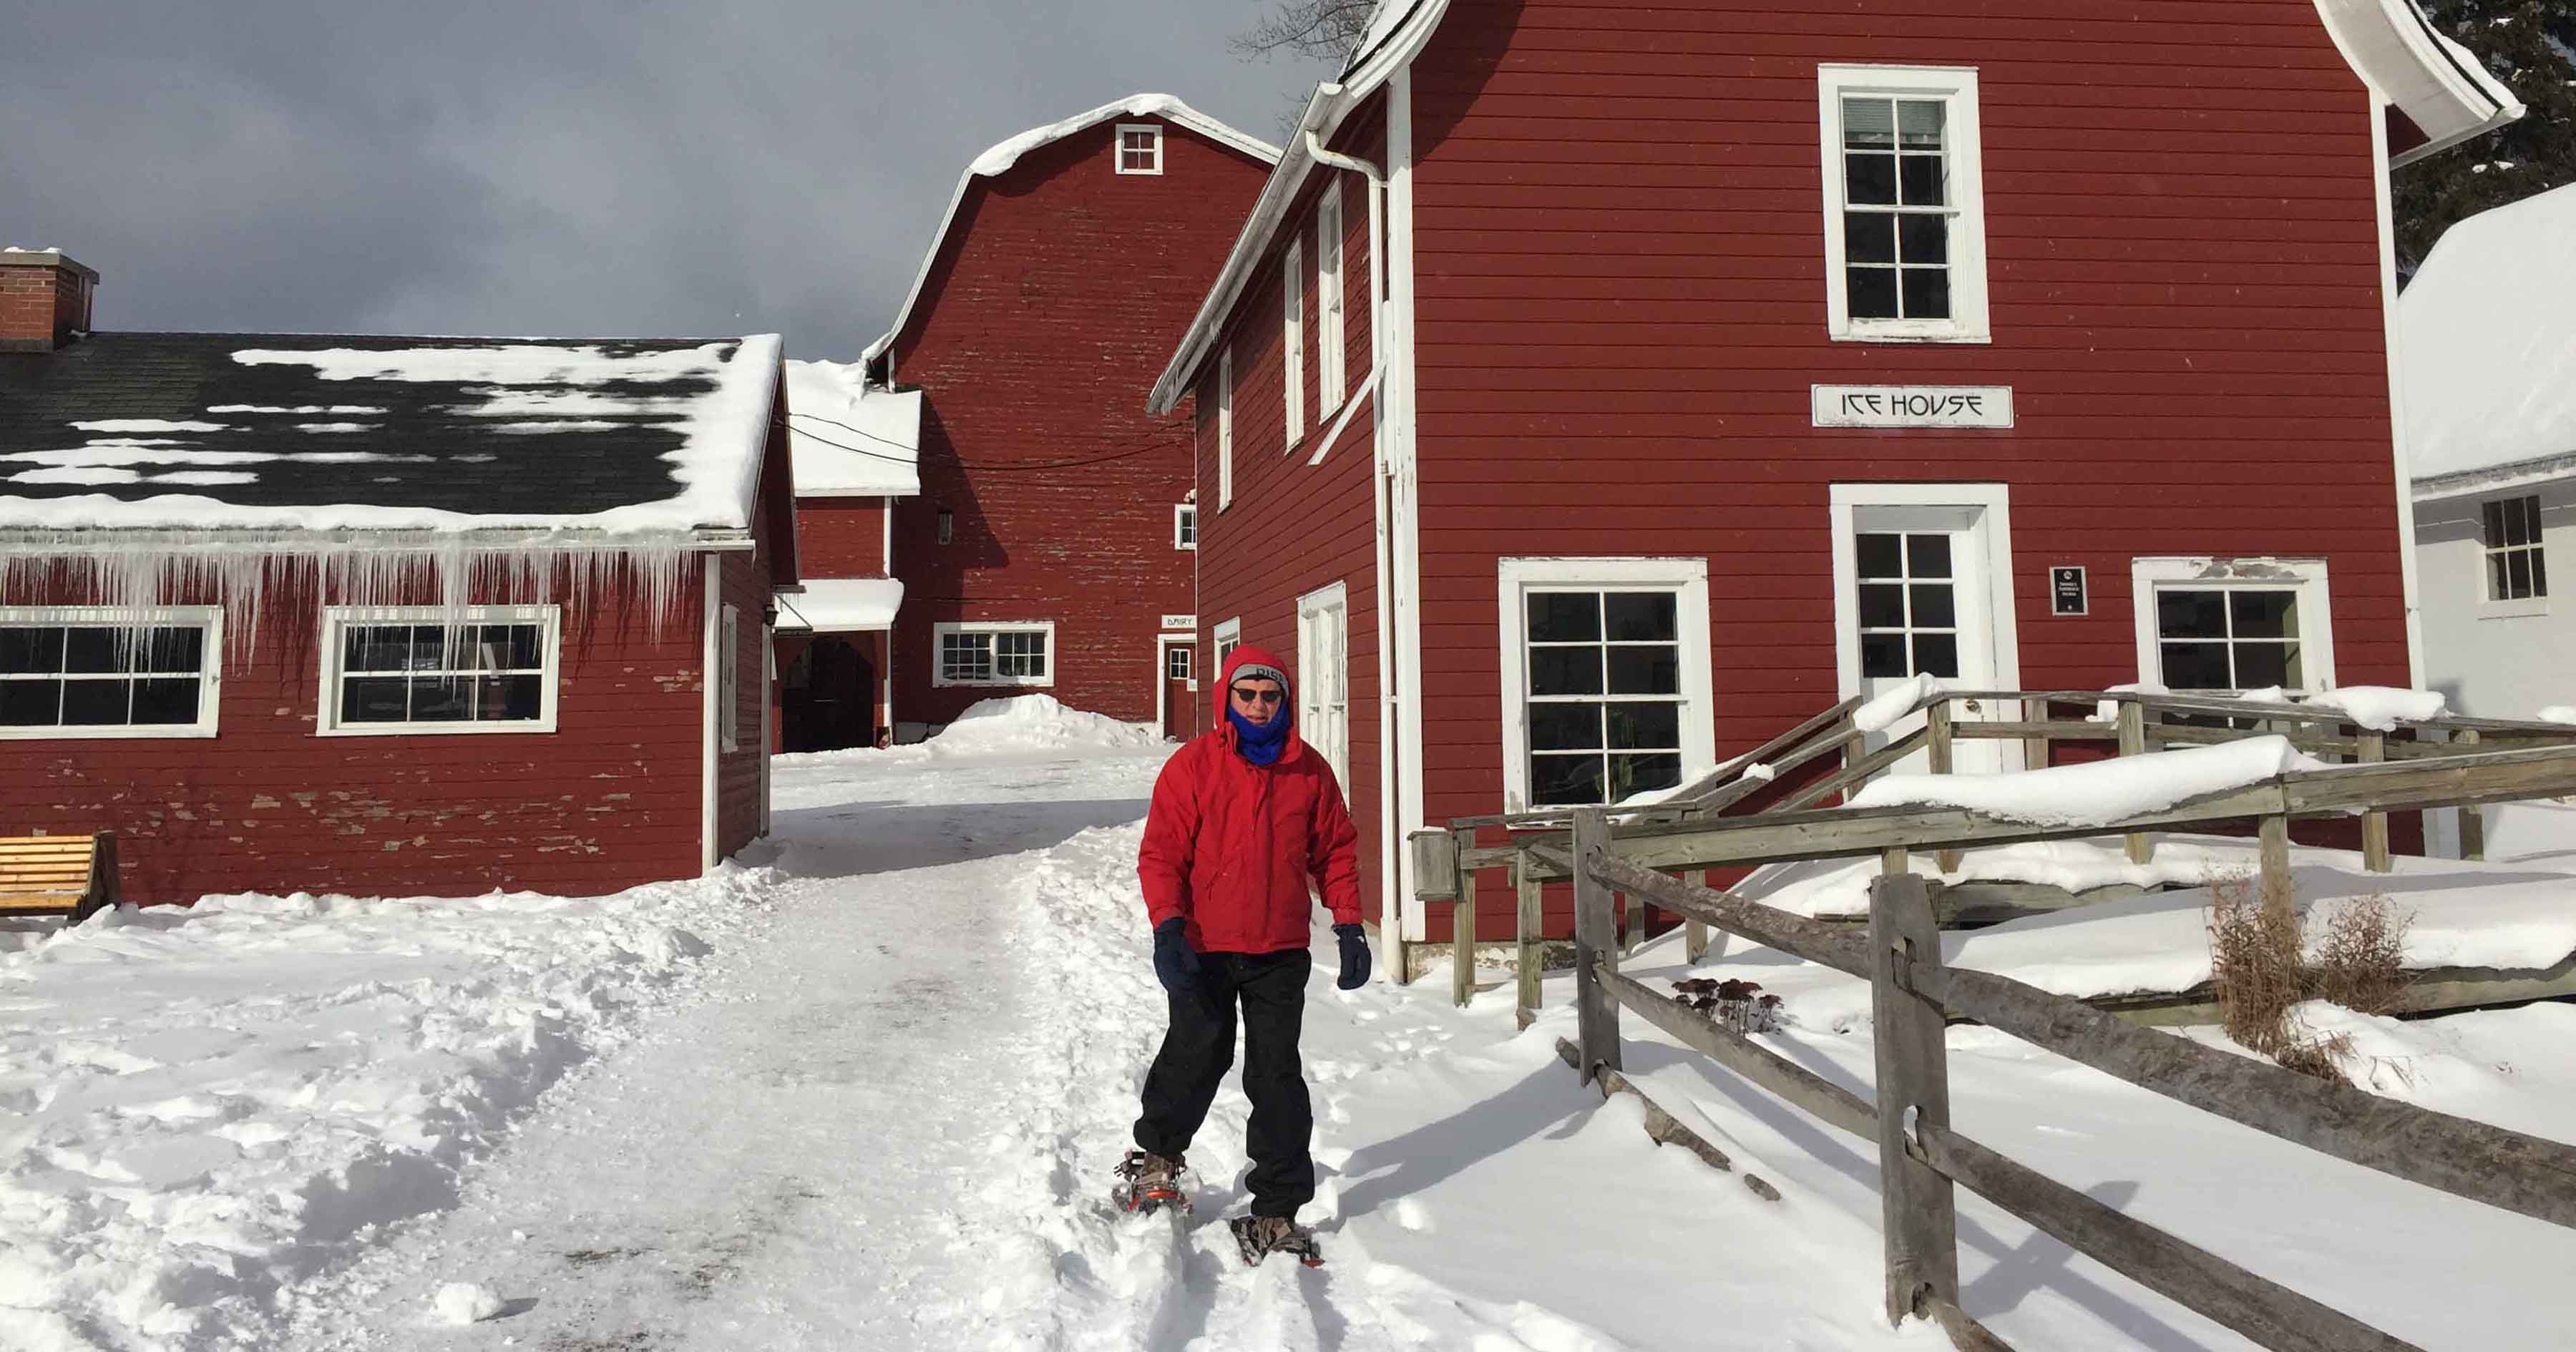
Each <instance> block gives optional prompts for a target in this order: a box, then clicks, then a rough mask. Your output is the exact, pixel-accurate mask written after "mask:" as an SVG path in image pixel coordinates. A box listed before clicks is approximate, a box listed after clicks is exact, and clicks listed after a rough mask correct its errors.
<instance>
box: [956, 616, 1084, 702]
mask: <svg viewBox="0 0 2576 1352" xmlns="http://www.w3.org/2000/svg"><path fill="white" fill-rule="evenodd" d="M950 634H1044V635H1046V675H1044V676H1036V677H1031V676H1002V675H998V674H997V675H995V676H994V677H993V679H991V680H989V681H953V680H950V679H948V677H946V676H945V675H942V674H941V670H942V667H943V664H942V663H941V661H940V660H939V659H940V654H941V652H942V651H944V650H945V649H946V648H947V646H948V636H949V635H950ZM997 657H998V654H997ZM1059 657H1060V654H1059V653H1058V652H1057V651H1056V646H1055V621H1053V620H969V621H960V622H956V623H950V622H947V621H942V622H940V623H937V624H934V625H932V626H930V683H931V684H932V685H934V686H942V687H948V686H974V687H993V688H1000V687H1010V688H1013V689H1028V690H1036V689H1043V688H1045V687H1047V686H1051V685H1054V684H1055V672H1056V666H1057V662H1058V659H1059ZM997 665H998V663H997Z"/></svg>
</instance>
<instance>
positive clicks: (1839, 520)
mask: <svg viewBox="0 0 2576 1352" xmlns="http://www.w3.org/2000/svg"><path fill="white" fill-rule="evenodd" d="M1833 510H1834V516H1835V518H1836V519H1835V523H1834V526H1835V530H1834V573H1835V584H1836V586H1835V590H1836V592H1837V595H1836V596H1835V605H1834V610H1835V618H1836V620H1837V621H1838V624H1837V628H1838V629H1839V631H1840V632H1839V633H1838V634H1837V635H1836V647H1837V649H1838V651H1839V656H1840V658H1841V665H1842V668H1843V671H1842V686H1843V693H1845V694H1846V695H1852V694H1857V695H1859V696H1860V697H1861V698H1863V699H1872V698H1876V697H1877V696H1879V695H1883V694H1886V693H1888V692H1889V691H1891V690H1896V689H1900V688H1902V687H1905V686H1908V685H1910V684H1913V683H1914V682H1916V681H1917V680H1918V679H1920V678H1922V677H1927V676H1928V677H1932V678H1934V679H1936V680H1939V681H1942V682H1944V683H1947V684H1949V685H1951V687H1952V688H1954V689H1956V688H1959V687H1961V686H1963V685H1964V686H1965V687H1966V688H1969V689H1988V690H1993V689H2003V688H2009V687H2011V686H2013V685H2014V684H2015V683H2017V682H2018V680H2019V678H2020V660H2019V656H2018V652H2017V649H2018V646H2019V645H2018V644H2017V643H2016V642H2015V641H2014V640H2015V637H2016V636H2015V634H2014V632H2013V615H2012V597H2011V588H2010V585H2009V569H2010V559H2011V555H2010V549H2011V536H2010V533H2009V532H2010V525H2009V524H2008V522H2007V520H2006V516H2005V513H2006V505H2005V502H2004V500H2003V493H2002V489H2001V487H2000V486H1999V485H1976V484H1870V485H1846V484H1836V485H1834V504H1833ZM2018 715H2019V710H2018V709H2011V710H2005V709H1998V708H1984V709H1980V708H1977V707H1975V706H1974V705H1973V704H1970V705H1966V706H1963V707H1962V708H1961V709H1960V710H1959V711H1958V712H1957V713H1956V714H1955V715H1954V716H1956V717H1960V718H1968V719H1997V718H2004V719H2008V718H2013V717H2017V716H2018ZM1922 724H1923V717H1922V715H1920V714H1916V715H1914V716H1912V717H1910V718H1907V719H1904V720H1902V721H1901V722H1899V723H1898V724H1896V725H1895V726H1893V727H1889V728H1886V729H1882V730H1880V731H1878V732H1875V733H1872V734H1871V735H1870V736H1869V738H1868V740H1867V747H1868V749H1870V750H1876V749H1877V748H1878V747H1880V746H1883V745H1885V744H1886V743H1887V742H1888V741H1889V740H1891V739H1893V738H1897V737H1902V736H1904V735H1906V734H1907V733H1909V732H1912V731H1913V730H1914V729H1915V728H1918V727H1921V726H1922ZM2007 746H2008V744H2007V743H2004V742H2000V741H1984V740H1980V741H1963V742H1961V743H1960V744H1959V745H1958V747H1957V749H1956V751H1955V752H1954V756H1955V760H1954V765H1955V768H1957V769H1959V770H1962V771H1970V772H1979V773H1992V772H1995V771H1998V770H2004V769H2010V768H2018V757H2019V743H2011V744H2009V747H2010V751H2009V755H2010V757H2011V759H2012V760H2013V764H2010V765H2007V764H2006V759H2007V754H2008V753H2007ZM1891 768H1892V769H1893V770H1895V771H1898V772H1913V773H1919V772H1921V771H1923V770H1924V769H1926V768H1927V762H1926V759H1925V755H1924V753H1923V752H1920V751H1918V752H1916V753H1915V754H1913V755H1911V756H1909V757H1907V758H1905V759H1904V760H1902V761H1899V762H1898V763H1897V764H1896V765H1895V766H1893V767H1891Z"/></svg>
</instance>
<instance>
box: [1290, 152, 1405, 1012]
mask: <svg viewBox="0 0 2576 1352" xmlns="http://www.w3.org/2000/svg"><path fill="white" fill-rule="evenodd" d="M1301 145H1302V147H1303V148H1304V150H1305V152H1306V154H1307V155H1308V156H1310V157H1311V158H1313V159H1314V161H1315V162H1316V163H1317V164H1323V165H1330V166H1331V167H1333V168H1336V169H1347V170H1349V171H1351V172H1352V173H1355V174H1358V175H1360V176H1361V177H1363V178H1365V179H1367V180H1368V185H1369V186H1368V206H1369V218H1368V219H1369V226H1368V230H1369V233H1368V258H1369V277H1368V289H1369V373H1368V375H1367V377H1366V378H1365V379H1363V380H1361V382H1360V387H1359V389H1358V390H1356V391H1354V392H1353V393H1352V396H1351V400H1350V403H1349V404H1348V406H1346V407H1344V408H1343V409H1342V417H1341V421H1339V422H1337V423H1335V424H1334V425H1333V429H1332V431H1330V432H1328V433H1326V434H1325V436H1324V439H1323V444H1321V445H1319V446H1317V447H1316V448H1315V460H1314V461H1312V462H1309V463H1317V462H1321V461H1322V460H1323V458H1324V456H1325V454H1326V453H1327V452H1329V451H1330V450H1331V449H1332V447H1333V443H1334V442H1335V441H1337V440H1339V439H1340V437H1341V433H1342V428H1343V427H1345V426H1347V425H1348V424H1349V423H1350V420H1351V415H1352V414H1353V413H1354V412H1356V411H1357V410H1358V408H1359V406H1360V401H1361V400H1362V399H1368V400H1371V401H1372V403H1371V411H1370V417H1369V426H1370V434H1369V505H1370V516H1371V524H1372V526H1373V530H1372V534H1373V535H1374V536H1375V537H1376V550H1377V552H1376V555H1375V558H1374V564H1375V566H1376V569H1377V577H1376V581H1377V596H1376V598H1375V604H1373V605H1371V606H1370V607H1369V609H1370V610H1372V611H1374V612H1376V615H1375V622H1376V625H1377V710H1378V729H1377V876H1378V885H1379V887H1381V888H1383V889H1384V891H1383V892H1382V894H1381V895H1380V896H1379V898H1378V942H1379V943H1380V944H1382V945H1384V946H1385V948H1386V950H1387V952H1388V954H1389V961H1388V966H1389V967H1390V968H1394V969H1396V970H1395V971H1394V976H1395V979H1396V980H1397V982H1398V983H1399V984H1400V983H1401V982H1402V981H1403V979H1404V973H1403V971H1402V964H1403V957H1402V954H1403V942H1402V936H1403V933H1404V930H1403V925H1404V916H1403V913H1402V911H1401V910H1400V909H1399V907H1400V905H1401V903H1400V901H1399V897H1400V895H1401V894H1400V893H1399V892H1398V891H1397V888H1398V886H1399V883H1400V880H1399V879H1398V878H1397V876H1396V869H1397V862H1396V861H1397V860H1398V859H1399V858H1400V857H1401V856H1402V851H1400V850H1399V849H1398V848H1397V847H1396V839H1397V837H1398V836H1399V835H1400V834H1401V832H1402V826H1401V819H1400V818H1399V816H1398V814H1397V812H1396V793H1395V771H1396V759H1395V735H1394V734H1395V728H1394V720H1393V719H1392V718H1391V717H1390V713H1391V711H1392V710H1393V709H1394V708H1395V704H1394V701H1392V700H1390V699H1388V698H1387V696H1388V693H1389V692H1390V691H1391V690H1392V689H1393V688H1394V680H1395V651H1394V629H1395V618H1394V615H1393V609H1394V598H1395V577H1394V570H1393V569H1392V568H1391V567H1390V566H1389V557H1390V555H1391V554H1392V553H1393V548H1392V546H1393V537H1392V535H1391V534H1390V532H1389V529H1388V521H1387V454H1386V442H1387V438H1388V437H1389V436H1390V435H1392V430H1391V428H1390V427H1389V425H1388V419H1387V401H1386V395H1385V392H1384V390H1383V389H1381V388H1380V385H1381V382H1382V381H1383V380H1384V379H1385V375H1386V281H1385V278H1386V171H1384V170H1382V169H1380V168H1378V166H1376V165H1374V164H1371V163H1370V162H1368V161H1367V160H1364V159H1360V158H1358V157H1356V156H1351V155H1344V154H1340V153H1338V152H1336V151H1333V150H1331V149H1329V148H1327V147H1326V146H1325V145H1324V140H1323V137H1322V136H1321V135H1319V134H1318V133H1317V132H1316V131H1315V130H1314V129H1313V128H1311V127H1309V128H1307V129H1306V134H1305V136H1304V137H1303V138H1302V141H1301Z"/></svg>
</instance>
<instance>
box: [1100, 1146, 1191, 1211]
mask: <svg viewBox="0 0 2576 1352" xmlns="http://www.w3.org/2000/svg"><path fill="white" fill-rule="evenodd" d="M1187 1168H1189V1165H1188V1164H1186V1163H1184V1162H1183V1161H1182V1160H1181V1159H1179V1158H1178V1157H1173V1158H1169V1159H1166V1158H1165V1157H1163V1156H1161V1155H1156V1154H1151V1153H1149V1152H1146V1151H1143V1150H1130V1151H1128V1152H1127V1158H1125V1159H1122V1160H1120V1161H1118V1182H1117V1184H1116V1186H1114V1187H1112V1188H1110V1190H1109V1200H1110V1201H1112V1202H1115V1203H1117V1205H1118V1209H1119V1210H1121V1211H1133V1212H1136V1213H1138V1214H1141V1215H1148V1216H1150V1215H1152V1214H1153V1213H1155V1212H1157V1211H1160V1210H1162V1209H1163V1208H1164V1207H1167V1206H1169V1207H1178V1208H1179V1209H1180V1210H1182V1211H1185V1212H1186V1211H1188V1210H1189V1209H1190V1195H1189V1194H1188V1193H1186V1192H1183V1191H1181V1173H1182V1171H1183V1170H1185V1169H1187Z"/></svg>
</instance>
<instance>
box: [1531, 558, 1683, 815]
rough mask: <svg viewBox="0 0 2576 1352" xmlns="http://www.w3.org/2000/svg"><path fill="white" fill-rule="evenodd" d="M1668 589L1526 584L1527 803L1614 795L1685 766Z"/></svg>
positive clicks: (1674, 616) (1676, 631)
mask: <svg viewBox="0 0 2576 1352" xmlns="http://www.w3.org/2000/svg"><path fill="white" fill-rule="evenodd" d="M1677 602H1678V598H1677V596H1676V594H1675V593H1674V592H1671V591H1593V590H1586V591H1532V592H1529V593H1528V594H1527V596H1526V604H1527V608H1528V609H1527V620H1528V623H1527V627H1526V628H1525V629H1524V630H1523V634H1524V638H1523V663H1524V668H1523V679H1524V680H1525V681H1526V682H1527V687H1526V688H1527V690H1528V695H1527V709H1528V718H1529V750H1528V756H1529V801H1530V803H1531V805H1532V806H1542V805H1559V804H1582V803H1612V802H1616V801H1618V800H1619V799H1621V798H1624V797H1626V796H1628V795H1629V794H1632V793H1637V792H1640V791H1643V790H1647V789H1665V788H1671V787H1673V786H1675V785H1678V784H1679V783H1681V774H1682V703H1683V694H1682V670H1681V666H1682V662H1681V634H1680V628H1679V617H1678V613H1677V612H1678V604H1677Z"/></svg>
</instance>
